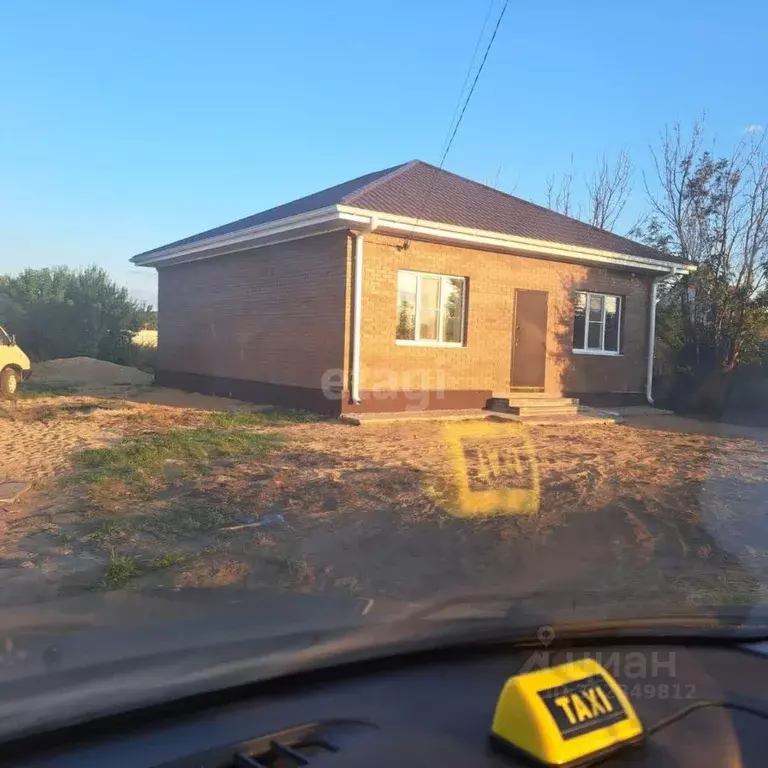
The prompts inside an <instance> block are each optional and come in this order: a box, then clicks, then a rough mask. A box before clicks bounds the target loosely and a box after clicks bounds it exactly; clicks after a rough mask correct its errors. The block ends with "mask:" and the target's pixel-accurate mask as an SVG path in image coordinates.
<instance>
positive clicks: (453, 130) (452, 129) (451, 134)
mask: <svg viewBox="0 0 768 768" xmlns="http://www.w3.org/2000/svg"><path fill="white" fill-rule="evenodd" d="M492 5H493V2H491V6H489V8H488V15H487V16H486V20H485V22H484V23H483V28H482V30H481V31H480V37H479V38H478V41H477V45H476V46H475V53H473V54H472V61H471V62H470V66H469V70H468V71H467V77H466V79H465V81H464V86H463V87H462V89H461V92H462V93H463V92H464V89H465V88H466V84H467V81H468V80H469V76H470V73H471V72H472V66H473V64H474V60H475V56H476V54H477V50H478V48H479V46H480V40H482V37H483V33H484V32H485V27H486V25H487V23H488V16H489V15H490V12H491V7H492ZM508 5H509V0H504V5H503V6H502V8H501V12H500V13H499V16H498V18H497V19H496V25H495V26H494V28H493V34H491V38H490V40H489V41H488V45H487V46H486V47H485V53H484V54H483V58H482V59H481V60H480V66H479V67H478V68H477V72H476V73H475V78H474V80H473V81H472V85H471V86H470V89H469V92H468V93H467V97H466V98H465V99H464V104H463V106H462V107H461V111H460V112H459V116H458V118H456V119H455V121H454V120H453V119H452V120H451V126H449V128H448V140H447V141H446V143H445V145H444V147H443V152H442V155H441V156H440V162H439V163H438V166H437V168H438V169H437V170H436V171H435V172H434V173H433V174H432V180H431V181H430V184H429V187H428V189H427V194H426V195H425V196H424V202H423V203H422V205H421V211H420V212H419V215H418V217H417V219H416V224H414V227H415V226H417V225H418V223H419V221H420V220H421V217H422V214H423V213H424V211H425V209H426V207H427V203H428V202H429V199H430V197H431V196H432V192H433V191H434V188H435V182H436V181H437V177H438V176H439V175H440V171H442V169H443V165H444V164H445V160H446V158H447V157H448V153H449V152H450V151H451V147H452V146H453V140H454V139H455V138H456V134H457V133H458V131H459V126H461V121H462V120H463V119H464V115H465V113H466V111H467V107H468V106H469V102H470V100H471V99H472V94H473V93H474V92H475V88H476V86H477V82H478V80H480V75H481V74H482V73H483V68H484V67H485V62H486V61H487V60H488V54H489V53H490V52H491V48H492V47H493V43H494V41H495V40H496V35H497V34H498V32H499V27H500V26H501V22H502V19H503V18H504V14H505V13H506V10H507V6H508ZM460 102H461V94H460V95H459V103H460ZM456 106H457V108H458V103H457V105H456ZM455 115H456V111H455V110H454V117H455ZM407 247H408V238H407V237H406V238H405V239H404V241H403V248H407Z"/></svg>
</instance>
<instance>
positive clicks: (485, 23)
mask: <svg viewBox="0 0 768 768" xmlns="http://www.w3.org/2000/svg"><path fill="white" fill-rule="evenodd" d="M495 3H496V0H490V2H489V3H488V10H487V11H486V12H485V19H483V26H482V27H481V28H480V34H479V35H478V36H477V42H476V43H475V50H474V51H472V58H471V59H470V60H469V67H468V68H467V74H466V77H465V78H464V83H463V84H462V86H461V90H460V91H459V97H458V98H457V99H456V106H455V107H454V109H453V115H452V116H451V122H450V123H449V124H448V130H447V131H446V132H445V141H444V142H443V146H442V147H441V149H440V155H441V156H442V154H443V152H444V151H445V147H446V145H447V144H448V139H449V137H450V135H451V131H452V129H453V126H454V124H455V122H456V118H457V117H458V115H459V110H460V109H461V102H462V100H463V99H464V93H465V92H466V90H467V86H468V85H469V80H470V78H471V77H472V70H473V69H474V68H475V59H476V58H477V53H478V51H479V50H480V43H482V42H483V38H484V37H485V29H486V27H487V26H488V20H489V19H490V18H491V11H492V10H493V6H494V5H495Z"/></svg>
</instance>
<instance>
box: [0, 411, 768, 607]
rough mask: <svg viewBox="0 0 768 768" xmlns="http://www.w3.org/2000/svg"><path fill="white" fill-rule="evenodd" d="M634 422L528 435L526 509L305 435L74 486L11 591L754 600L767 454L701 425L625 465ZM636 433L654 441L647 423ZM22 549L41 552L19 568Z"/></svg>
mask: <svg viewBox="0 0 768 768" xmlns="http://www.w3.org/2000/svg"><path fill="white" fill-rule="evenodd" d="M325 428H326V429H328V428H329V427H328V426H326V427H325ZM336 429H338V430H342V429H343V428H341V427H337V428H336ZM629 432H630V430H629V429H628V428H626V427H624V428H622V427H610V428H609V429H604V430H598V431H594V432H589V433H588V432H585V433H583V435H582V437H581V439H579V440H578V441H576V442H574V441H573V440H571V439H570V438H569V436H568V435H566V434H557V433H556V432H552V431H549V432H540V433H536V432H534V434H533V438H534V443H535V444H536V446H537V460H538V462H539V469H540V474H541V499H540V507H539V510H538V512H537V513H535V514H532V515H525V516H520V515H517V516H515V515H496V516H491V517H484V518H469V519H461V518H457V517H454V516H452V515H451V514H450V512H449V510H448V507H447V506H446V505H445V504H444V501H445V499H446V494H448V495H450V493H451V486H450V482H445V478H444V476H442V475H441V473H440V467H441V466H443V462H442V461H441V460H440V459H439V458H437V459H435V457H433V460H432V461H431V463H429V465H428V466H423V465H419V464H417V462H416V461H401V462H400V463H399V464H398V465H396V466H393V465H392V464H391V462H388V461H387V458H386V456H383V455H382V456H381V457H380V460H377V459H376V458H375V454H376V451H375V446H373V447H371V448H370V451H371V453H370V454H369V455H366V454H363V453H360V452H357V453H355V452H352V453H351V454H349V453H348V454H342V453H339V452H337V451H335V450H318V449H315V448H312V447H310V446H308V445H302V446H297V445H296V444H295V443H294V444H292V445H290V446H288V447H286V449H285V450H284V451H281V452H279V453H277V454H274V455H272V456H270V457H268V458H266V459H263V460H262V459H260V460H258V461H252V462H242V461H237V462H235V461H225V462H220V463H219V464H218V465H217V466H216V467H215V471H214V472H213V473H212V474H210V475H209V476H206V477H200V478H195V479H194V480H191V481H189V480H186V481H184V482H177V483H173V482H171V483H169V484H168V486H167V487H166V488H164V489H163V490H162V491H161V492H158V493H156V494H155V495H153V496H152V497H151V498H147V499H146V500H145V501H143V502H142V503H141V504H137V503H135V502H134V503H133V504H131V505H130V507H126V506H120V505H116V506H114V507H113V508H110V509H105V508H92V507H91V506H89V505H88V503H86V502H85V501H84V500H83V499H80V498H78V496H77V492H76V491H74V490H70V491H68V493H69V494H70V497H69V499H68V510H67V511H60V510H58V511H51V510H48V511H46V510H45V509H42V510H41V511H40V513H39V514H38V515H36V516H34V517H33V518H28V519H27V523H26V525H28V526H29V529H28V530H26V529H25V530H23V531H20V532H21V533H22V536H21V538H20V541H19V545H18V550H19V553H21V554H19V555H18V556H14V557H11V558H9V559H8V560H6V561H5V562H3V563H0V572H4V573H5V574H6V575H7V576H8V578H6V579H4V581H3V586H2V589H1V591H0V599H2V600H3V601H4V602H16V600H14V594H16V593H17V592H18V589H17V588H18V587H19V585H20V584H22V583H23V582H24V580H25V579H27V581H29V580H32V579H36V580H37V581H36V582H35V583H34V586H36V589H37V593H36V594H39V597H38V599H45V598H46V597H51V596H53V595H54V594H55V595H72V594H78V593H79V592H82V591H87V590H93V589H101V588H104V587H124V586H130V587H132V588H135V589H139V590H154V589H157V588H162V589H177V588H199V589H215V588H222V587H228V588H233V587H236V588H239V589H242V590H245V591H253V590H261V589H264V588H269V589H286V590H291V591H296V592H307V593H328V592H334V591H342V592H345V593H347V594H352V595H359V596H364V597H376V598H379V597H386V598H391V599H394V600H420V599H434V598H437V597H439V596H441V595H450V594H452V593H454V592H455V591H457V590H482V591H490V592H496V593H498V592H504V593H510V594H515V595H521V596H524V595H528V594H538V593H541V594H546V595H547V597H546V599H547V600H549V601H551V604H552V607H553V609H558V610H563V608H567V607H572V608H573V609H574V610H575V611H578V607H579V606H580V605H585V606H587V605H592V606H593V605H595V604H599V605H610V604H617V605H618V604H621V606H622V608H624V609H626V608H627V606H628V605H637V606H638V609H639V610H640V611H642V609H643V607H644V606H645V607H650V606H652V607H653V608H658V607H666V608H668V609H674V608H675V607H680V606H682V605H691V604H707V605H710V604H723V603H729V604H750V603H754V602H756V601H759V600H761V597H760V588H761V584H764V583H765V579H764V577H763V573H764V566H765V565H766V561H767V560H768V558H767V557H766V556H765V555H766V553H768V531H766V529H765V526H764V525H762V523H761V522H760V519H761V518H762V517H763V516H762V515H758V512H759V508H757V509H751V508H750V507H749V505H748V504H747V505H745V504H744V503H743V500H744V499H755V498H758V497H759V496H760V495H761V494H763V497H765V491H766V487H765V486H766V479H765V477H764V464H761V465H760V466H761V470H760V471H762V472H763V475H762V476H758V477H755V478H750V477H748V476H746V475H743V474H738V473H733V472H730V469H729V466H728V465H727V462H728V461H735V462H736V463H737V464H741V463H742V462H743V455H741V454H739V453H738V452H737V453H736V454H735V455H734V456H730V457H729V456H726V457H725V459H723V456H722V452H718V451H715V450H714V449H713V445H712V443H711V442H710V441H708V440H707V439H706V438H703V437H702V438H701V439H700V440H698V442H696V441H694V442H693V443H691V442H690V441H689V442H685V443H682V442H681V443H680V444H676V443H673V442H671V441H666V445H667V449H665V448H664V443H662V444H659V443H658V441H657V443H655V446H656V448H655V450H656V452H655V453H651V452H650V451H648V450H645V452H643V451H642V450H641V449H640V448H638V450H637V451H636V452H635V453H634V454H632V453H630V454H629V455H628V456H626V457H625V458H624V459H623V461H624V462H625V465H624V466H622V464H621V461H619V460H618V458H617V457H618V456H619V455H621V454H620V452H621V451H622V450H623V449H624V445H623V443H625V442H626V441H627V440H628V439H629ZM334 434H336V433H334ZM339 434H340V433H339ZM354 435H355V436H354V437H353V438H352V439H353V440H359V439H362V438H360V437H359V435H360V432H355V433H354ZM584 435H589V437H588V438H585V437H584ZM622 436H623V438H624V439H623V440H622ZM632 436H633V439H635V440H639V441H640V442H639V443H638V445H639V446H641V447H642V446H643V445H644V443H643V442H642V440H643V437H644V433H643V431H642V430H640V431H637V432H632ZM329 442H330V441H329ZM611 446H613V447H611ZM741 447H742V448H743V447H744V446H741ZM612 450H613V451H615V455H613V454H612ZM667 450H668V451H669V452H665V451H667ZM678 454H681V455H678ZM761 461H762V457H761ZM718 462H720V463H721V464H722V463H723V462H725V464H723V466H722V467H720V468H719V469H718V466H719V465H718ZM630 465H631V467H630ZM713 467H714V469H713ZM729 472H730V474H729ZM721 476H723V477H726V481H723V480H722V477H721ZM441 483H442V484H441ZM438 486H440V491H439V493H435V492H434V489H435V488H436V487H438ZM721 507H722V509H721ZM734 531H735V532H736V533H734ZM742 531H747V532H748V538H749V542H748V543H747V542H745V541H744V540H743V538H744V537H743V534H742V533H741V532H742ZM750 550H751V552H752V553H753V554H751V553H750ZM25 551H26V552H29V553H33V554H34V560H35V562H36V563H37V564H38V566H39V567H36V568H34V569H32V568H29V569H27V568H25V567H24V566H25V562H26V561H25V560H24V557H25V555H24V554H23V553H24V552H25ZM116 564H117V565H116ZM26 572H28V573H29V576H27V575H26ZM11 574H13V576H12V578H11ZM30 583H32V582H31V581H30ZM27 586H29V585H27ZM25 602H29V597H28V593H27V597H26V598H25Z"/></svg>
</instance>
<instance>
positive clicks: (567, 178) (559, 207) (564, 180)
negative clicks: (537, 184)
mask: <svg viewBox="0 0 768 768" xmlns="http://www.w3.org/2000/svg"><path fill="white" fill-rule="evenodd" d="M573 179H574V172H573V155H571V165H570V167H569V168H568V170H567V171H566V172H565V173H564V174H563V175H562V176H561V177H560V180H559V181H558V180H557V179H556V178H555V176H554V174H553V175H552V176H550V177H549V178H548V179H547V208H551V209H552V210H553V211H558V212H559V213H562V214H564V215H566V216H571V215H573V210H572V207H571V190H572V187H573Z"/></svg>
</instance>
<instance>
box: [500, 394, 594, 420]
mask: <svg viewBox="0 0 768 768" xmlns="http://www.w3.org/2000/svg"><path fill="white" fill-rule="evenodd" d="M486 408H488V410H491V411H495V412H497V413H514V414H516V415H521V416H522V415H525V414H535V413H548V414H549V413H552V414H555V413H563V414H565V413H577V412H578V409H579V401H578V400H577V399H576V398H573V397H556V396H555V395H547V396H539V397H529V398H526V397H524V398H518V397H517V395H516V394H515V395H509V396H506V397H492V398H490V399H489V400H488V402H487V404H486Z"/></svg>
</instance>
